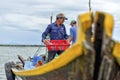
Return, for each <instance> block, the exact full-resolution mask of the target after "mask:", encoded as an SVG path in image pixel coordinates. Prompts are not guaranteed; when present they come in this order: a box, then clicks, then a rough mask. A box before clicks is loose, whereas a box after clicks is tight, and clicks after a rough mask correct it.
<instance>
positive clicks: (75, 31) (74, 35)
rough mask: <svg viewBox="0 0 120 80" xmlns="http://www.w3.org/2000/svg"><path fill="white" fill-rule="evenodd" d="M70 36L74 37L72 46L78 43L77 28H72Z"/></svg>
mask: <svg viewBox="0 0 120 80" xmlns="http://www.w3.org/2000/svg"><path fill="white" fill-rule="evenodd" d="M70 36H71V37H72V44H74V43H75V42H76V36H77V27H76V26H73V27H71V28H70Z"/></svg>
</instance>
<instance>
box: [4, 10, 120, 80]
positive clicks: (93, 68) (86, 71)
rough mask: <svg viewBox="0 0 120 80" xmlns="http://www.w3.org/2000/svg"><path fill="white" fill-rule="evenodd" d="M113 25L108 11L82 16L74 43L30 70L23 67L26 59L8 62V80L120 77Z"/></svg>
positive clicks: (112, 79) (111, 79)
mask: <svg viewBox="0 0 120 80" xmlns="http://www.w3.org/2000/svg"><path fill="white" fill-rule="evenodd" d="M93 19H94V20H93ZM92 24H94V27H95V28H94V34H93V40H91V37H92V35H91V32H92ZM113 26H114V20H113V17H112V15H110V14H108V13H104V12H99V11H97V12H96V13H95V16H93V13H92V12H87V13H85V14H81V15H79V16H78V28H77V30H78V31H77V40H76V43H75V44H74V45H72V46H71V47H69V48H68V49H67V50H65V51H64V52H63V53H62V54H61V55H60V56H58V57H57V58H55V59H53V60H52V61H50V62H48V63H46V64H44V65H42V66H38V67H35V68H32V69H30V70H25V69H24V68H23V67H21V65H22V66H23V65H24V62H21V63H15V62H7V63H6V64H5V72H6V77H7V80H15V78H18V77H19V78H21V79H22V80H119V78H120V70H119V66H120V49H119V48H120V43H119V42H116V41H114V40H112V38H111V37H112V30H113Z"/></svg>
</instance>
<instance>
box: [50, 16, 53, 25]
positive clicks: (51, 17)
mask: <svg viewBox="0 0 120 80" xmlns="http://www.w3.org/2000/svg"><path fill="white" fill-rule="evenodd" d="M52 19H53V16H52V15H51V16H50V23H52Z"/></svg>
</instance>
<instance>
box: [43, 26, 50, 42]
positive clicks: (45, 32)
mask: <svg viewBox="0 0 120 80" xmlns="http://www.w3.org/2000/svg"><path fill="white" fill-rule="evenodd" d="M50 31H51V26H50V25H48V27H47V28H46V30H45V31H44V32H43V33H42V41H43V42H44V43H45V39H46V36H47V35H48V33H50Z"/></svg>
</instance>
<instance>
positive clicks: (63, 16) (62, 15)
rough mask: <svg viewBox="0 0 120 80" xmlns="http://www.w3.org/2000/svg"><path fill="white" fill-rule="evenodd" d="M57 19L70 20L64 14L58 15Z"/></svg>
mask: <svg viewBox="0 0 120 80" xmlns="http://www.w3.org/2000/svg"><path fill="white" fill-rule="evenodd" d="M56 18H64V19H65V20H68V18H66V17H65V15H64V14H63V13H59V14H57V15H56Z"/></svg>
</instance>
